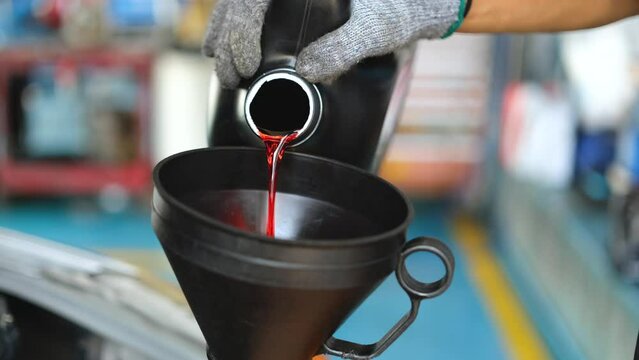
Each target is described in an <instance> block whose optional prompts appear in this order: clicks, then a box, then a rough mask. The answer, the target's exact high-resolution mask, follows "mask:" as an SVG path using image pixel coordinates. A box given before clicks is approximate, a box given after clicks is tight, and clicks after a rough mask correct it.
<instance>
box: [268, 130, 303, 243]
mask: <svg viewBox="0 0 639 360" xmlns="http://www.w3.org/2000/svg"><path fill="white" fill-rule="evenodd" d="M298 135H299V133H298V132H293V133H290V134H287V135H278V136H273V135H266V134H261V135H260V137H261V138H262V141H264V145H266V162H267V163H268V173H269V177H268V209H267V218H266V219H267V220H266V236H270V237H274V236H275V194H276V192H277V166H278V164H279V162H280V161H281V160H282V157H283V156H284V152H285V151H286V147H287V146H288V144H290V143H291V141H293V140H295V138H297V136H298Z"/></svg>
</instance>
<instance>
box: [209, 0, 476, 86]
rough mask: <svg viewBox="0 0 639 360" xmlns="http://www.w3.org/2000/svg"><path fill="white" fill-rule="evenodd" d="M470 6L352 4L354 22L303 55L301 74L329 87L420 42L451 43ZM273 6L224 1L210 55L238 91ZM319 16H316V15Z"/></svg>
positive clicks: (453, 2)
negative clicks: (369, 61) (362, 65)
mask: <svg viewBox="0 0 639 360" xmlns="http://www.w3.org/2000/svg"><path fill="white" fill-rule="evenodd" d="M466 1H467V0H352V4H351V16H350V19H349V20H348V21H347V22H346V24H344V25H343V26H342V27H340V28H339V29H337V30H335V31H333V32H331V33H329V34H326V35H325V36H323V37H321V38H320V39H318V40H316V41H315V42H313V43H311V44H310V45H309V46H308V47H306V48H305V49H303V50H302V51H301V52H300V54H299V57H298V62H297V65H296V70H297V71H298V72H299V73H300V74H301V75H302V76H304V77H305V78H306V79H307V80H309V81H311V82H321V81H328V80H332V79H335V78H337V77H338V76H339V75H341V74H342V73H344V72H346V71H347V70H348V69H349V68H350V67H351V66H353V65H355V64H356V63H357V62H358V61H360V60H362V59H364V58H367V57H371V56H378V55H383V54H387V53H390V52H392V51H394V50H396V49H398V48H400V47H402V46H404V45H406V44H408V43H410V42H412V41H414V40H417V39H419V38H427V39H434V38H440V37H446V36H448V35H450V34H451V33H452V32H454V31H455V30H456V29H457V28H458V27H459V25H461V21H462V19H463V15H464V11H465V8H466ZM269 3H270V0H221V1H220V3H219V4H218V6H217V8H216V9H215V11H214V13H213V16H212V18H211V23H210V25H209V29H208V32H207V34H206V37H205V41H204V54H205V55H207V56H211V57H215V60H216V71H217V75H218V78H219V79H220V81H221V82H222V85H224V86H225V87H235V86H237V84H238V83H239V80H240V76H241V77H251V76H253V74H254V73H255V71H257V68H258V67H259V63H260V61H261V57H262V54H261V48H260V37H261V35H262V25H263V23H264V15H265V14H266V10H267V8H268V5H269ZM311 16H313V14H311Z"/></svg>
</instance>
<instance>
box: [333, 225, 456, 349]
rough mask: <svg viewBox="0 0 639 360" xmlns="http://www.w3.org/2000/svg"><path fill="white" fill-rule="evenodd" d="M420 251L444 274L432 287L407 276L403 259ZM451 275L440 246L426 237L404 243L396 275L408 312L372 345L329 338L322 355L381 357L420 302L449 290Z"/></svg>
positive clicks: (412, 317) (451, 267) (452, 266)
mask: <svg viewBox="0 0 639 360" xmlns="http://www.w3.org/2000/svg"><path fill="white" fill-rule="evenodd" d="M419 251H426V252H430V253H432V254H435V255H436V256H437V257H439V259H440V260H441V261H442V263H443V264H444V267H445V270H446V273H445V274H444V276H443V277H442V278H441V279H439V280H437V281H435V282H432V283H424V282H421V281H418V280H416V279H415V278H414V277H412V276H411V275H410V274H409V272H408V269H407V268H406V259H407V258H408V257H409V256H410V255H411V254H413V253H416V252H419ZM454 272H455V258H454V257H453V253H452V252H451V251H450V249H449V248H448V246H446V245H445V244H444V243H443V242H441V241H439V240H437V239H433V238H428V237H418V238H416V239H413V240H411V241H409V242H407V243H406V244H405V245H404V247H403V248H402V251H401V253H400V255H399V263H398V264H397V270H396V271H395V274H396V276H397V281H398V282H399V284H400V285H401V287H402V288H403V289H404V291H406V293H407V294H408V296H409V297H410V304H411V307H410V311H409V312H408V313H407V314H406V315H404V317H402V318H401V319H400V320H399V321H398V322H397V323H396V324H395V326H393V328H392V329H390V330H389V331H388V332H387V333H386V335H384V337H383V338H382V339H381V340H380V341H378V342H376V343H375V344H368V345H362V344H357V343H353V342H350V341H346V340H340V339H336V338H334V337H331V338H330V339H328V341H327V342H326V344H324V354H326V355H332V356H339V357H341V358H343V359H352V360H367V359H372V358H374V357H377V356H379V355H381V353H383V352H384V351H385V350H386V349H388V347H389V346H390V345H391V344H392V343H393V342H395V340H397V338H399V337H400V336H401V335H402V334H403V333H404V331H406V329H408V327H409V326H410V325H411V324H412V323H413V322H414V321H415V319H416V318H417V313H418V312H419V305H420V303H421V301H422V300H424V299H431V298H434V297H436V296H439V295H441V294H442V293H443V292H444V291H446V289H448V287H449V286H450V284H451V282H452V280H453V273H454Z"/></svg>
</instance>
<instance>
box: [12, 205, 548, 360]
mask: <svg viewBox="0 0 639 360" xmlns="http://www.w3.org/2000/svg"><path fill="white" fill-rule="evenodd" d="M0 226H2V227H8V228H12V229H15V230H19V231H23V232H26V233H30V234H34V235H38V236H42V237H44V238H48V239H51V240H56V241H59V242H62V243H65V244H68V245H72V246H78V247H82V248H88V249H92V250H96V251H100V252H103V253H106V254H109V255H113V256H115V257H118V258H121V259H124V260H126V261H129V262H132V263H135V264H137V265H140V266H142V267H144V268H146V269H148V270H150V271H152V272H154V273H155V274H157V275H159V276H160V277H163V278H165V279H167V280H169V281H171V279H172V275H171V271H170V269H169V268H168V264H167V262H166V260H165V258H164V255H163V254H162V252H161V249H160V247H159V244H158V242H157V240H156V239H155V236H154V234H153V232H152V229H151V226H150V223H149V216H148V214H147V213H146V212H145V211H142V210H129V211H126V212H122V213H118V214H104V213H101V212H99V211H98V210H96V208H95V207H93V206H90V205H89V204H87V203H84V204H82V203H77V202H76V203H68V202H64V201H28V202H25V201H22V202H14V203H11V204H9V205H7V206H5V207H4V208H2V209H0ZM420 235H427V236H431V237H436V238H439V239H441V240H443V241H445V242H446V243H447V244H448V245H450V246H451V248H452V250H453V252H454V254H455V257H456V265H457V268H456V273H455V278H454V282H453V285H452V286H451V287H450V289H449V290H448V291H447V292H446V293H445V294H444V295H442V296H441V297H438V298H435V299H432V300H428V301H425V302H424V303H423V304H422V307H421V310H420V314H419V318H418V320H417V321H416V322H415V323H414V324H413V325H412V326H411V327H410V328H409V330H407V332H406V333H405V334H404V335H403V336H402V337H401V338H400V339H399V340H398V341H397V342H396V343H395V344H393V346H391V347H390V348H389V349H388V350H387V351H386V352H385V353H384V355H382V356H381V357H379V359H380V360H407V359H429V360H451V359H452V360H456V359H476V360H482V359H486V360H499V359H534V360H544V359H551V355H550V352H549V351H548V348H547V346H546V344H544V342H543V341H542V340H541V339H542V337H541V336H540V334H539V333H538V331H537V330H536V329H535V327H534V326H533V324H532V322H531V321H530V317H529V315H528V314H527V313H526V310H525V309H524V307H523V305H522V304H521V302H520V301H519V299H518V298H517V295H516V293H515V291H514V290H513V287H512V286H511V282H510V281H509V278H508V275H507V273H506V272H505V271H504V270H503V268H502V267H501V266H500V263H499V259H498V257H497V256H496V255H495V253H494V252H493V251H492V250H491V247H490V246H489V243H488V241H489V239H488V238H487V235H486V232H485V230H484V229H483V227H482V226H481V225H480V224H479V223H478V222H477V221H475V220H474V219H471V218H468V217H464V216H460V215H456V214H455V213H454V212H453V211H451V210H449V208H448V206H447V205H445V204H441V203H437V204H432V203H418V204H416V213H415V219H414V221H413V225H412V226H411V228H410V230H409V238H413V237H416V236H420ZM408 267H409V269H410V270H411V271H412V272H413V273H414V274H415V276H416V277H417V278H419V279H422V280H435V279H436V277H437V275H436V274H441V273H442V271H443V267H442V266H441V264H439V263H438V262H437V260H435V259H434V257H432V256H429V255H424V254H415V255H413V256H411V258H410V259H409V262H408ZM408 308H409V302H408V299H407V296H406V295H405V294H404V293H403V291H402V290H401V288H400V287H399V286H398V285H397V283H396V280H395V278H394V277H393V276H391V277H389V279H388V280H387V281H386V282H385V283H383V284H382V286H381V287H380V288H379V289H378V290H377V291H376V292H375V293H374V294H373V295H372V296H371V297H370V298H369V299H368V300H367V301H366V303H365V304H364V305H362V306H361V307H360V308H359V309H358V311H357V312H356V313H355V314H354V315H353V316H352V317H351V319H349V321H348V322H347V323H346V324H345V325H344V326H343V327H342V328H341V329H340V330H339V331H338V333H337V334H336V336H337V337H340V338H343V339H347V340H350V341H356V342H363V343H369V342H374V341H376V340H377V339H379V338H380V337H381V336H383V334H384V333H385V332H386V331H387V330H388V329H390V327H392V325H393V324H394V323H395V322H396V321H397V320H398V319H399V318H401V316H402V315H403V314H404V313H405V312H406V311H407V310H408Z"/></svg>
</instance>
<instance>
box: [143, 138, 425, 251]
mask: <svg viewBox="0 0 639 360" xmlns="http://www.w3.org/2000/svg"><path fill="white" fill-rule="evenodd" d="M228 151H247V152H262V149H257V148H251V147H245V146H242V147H239V146H220V147H215V148H199V149H193V150H187V151H182V152H179V153H176V154H173V155H170V156H168V157H166V158H164V159H162V160H161V161H160V162H158V163H157V165H155V168H154V169H153V184H154V188H155V191H156V192H157V193H158V194H159V195H160V197H161V198H162V199H163V200H164V201H166V202H167V203H169V205H171V206H175V207H176V208H177V209H179V210H180V211H182V212H184V213H185V214H187V215H189V216H192V217H193V218H194V219H196V220H197V221H199V222H201V223H203V224H204V225H206V226H215V227H216V228H219V229H221V230H224V231H227V232H229V233H231V234H236V235H239V236H241V237H243V238H247V239H252V240H257V241H259V242H264V243H268V244H277V245H282V246H287V247H290V246H295V247H300V246H302V247H311V248H317V247H321V248H331V247H340V248H343V247H349V246H360V245H364V244H371V243H375V242H378V241H382V240H385V239H390V238H393V237H394V236H396V235H398V234H402V233H403V232H404V231H405V230H406V229H407V228H408V224H410V222H411V220H412V218H413V207H412V206H411V204H410V202H409V201H408V198H407V197H406V195H404V193H402V192H401V191H400V190H399V189H398V188H397V187H396V186H395V185H393V184H392V183H390V182H388V181H387V180H385V179H383V178H381V177H378V176H375V175H374V174H371V173H369V172H367V171H365V170H362V169H360V168H358V167H356V166H353V165H350V164H346V163H343V162H339V161H336V160H332V159H327V158H322V157H320V156H315V155H309V154H301V153H289V154H287V155H286V156H287V157H291V156H292V157H298V158H305V159H310V160H313V161H320V162H324V163H330V164H332V165H334V166H337V167H341V168H344V169H347V170H349V171H355V172H357V173H358V174H360V175H363V176H365V177H366V178H368V179H371V180H373V181H379V182H381V183H383V184H385V186H388V187H389V188H390V189H391V190H392V191H393V192H395V193H396V194H397V195H398V196H399V197H400V198H401V200H402V201H403V203H404V206H405V208H406V217H405V218H404V220H403V221H402V222H401V223H399V224H398V225H396V226H394V227H393V228H391V229H389V230H386V231H383V232H379V233H377V234H374V235H369V236H358V237H352V238H346V239H340V240H339V241H335V240H326V239H312V238H295V239H293V240H292V239H284V238H280V237H277V236H274V237H269V236H266V235H262V234H259V233H256V232H251V231H246V230H243V229H240V228H237V227H235V226H232V225H229V224H226V223H224V222H223V221H219V220H216V219H214V218H212V217H210V216H206V215H205V214H203V213H202V212H200V211H197V210H195V209H193V208H191V207H189V206H187V205H185V204H184V203H183V202H182V201H180V200H178V199H177V198H176V197H175V196H173V195H171V194H169V192H168V191H167V190H166V189H165V188H164V186H163V185H162V183H161V182H160V171H161V170H162V168H163V167H164V165H165V164H167V163H168V162H170V161H172V160H173V159H176V158H179V157H182V156H187V155H189V154H194V153H205V152H228ZM154 211H155V210H154Z"/></svg>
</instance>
